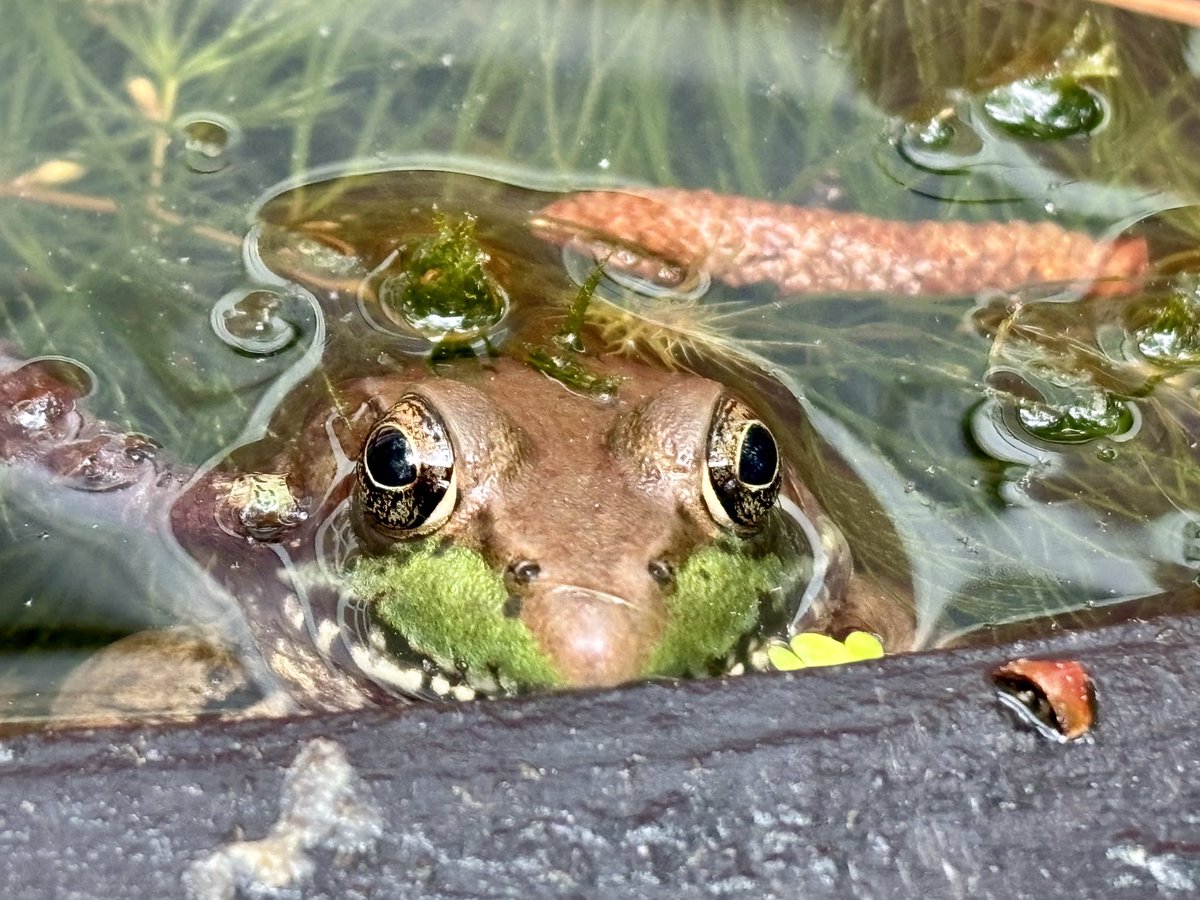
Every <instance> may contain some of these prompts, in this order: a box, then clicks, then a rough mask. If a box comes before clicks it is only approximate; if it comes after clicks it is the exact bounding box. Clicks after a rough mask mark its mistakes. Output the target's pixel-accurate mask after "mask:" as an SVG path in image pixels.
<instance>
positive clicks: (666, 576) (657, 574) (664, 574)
mask: <svg viewBox="0 0 1200 900" xmlns="http://www.w3.org/2000/svg"><path fill="white" fill-rule="evenodd" d="M646 568H647V570H648V571H649V572H650V577H651V578H653V579H654V581H655V583H657V584H658V586H659V587H670V586H671V585H673V584H674V583H675V567H674V566H673V565H671V564H670V563H669V562H667V561H666V560H664V559H652V560H650V565H649V566H647V567H646Z"/></svg>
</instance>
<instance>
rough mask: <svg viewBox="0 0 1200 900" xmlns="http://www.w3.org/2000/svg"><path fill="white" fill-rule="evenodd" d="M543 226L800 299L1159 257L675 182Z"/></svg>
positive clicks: (1053, 234) (1121, 271)
mask: <svg viewBox="0 0 1200 900" xmlns="http://www.w3.org/2000/svg"><path fill="white" fill-rule="evenodd" d="M534 225H535V228H537V230H538V231H539V233H541V234H543V235H544V236H545V237H546V238H547V239H549V240H553V241H556V242H558V243H566V242H567V241H569V240H572V239H573V238H576V237H579V238H581V239H583V240H584V241H585V242H592V243H602V242H603V241H605V240H613V241H616V242H618V243H620V244H625V245H630V246H633V247H636V248H640V249H643V250H646V251H649V253H650V254H652V255H654V256H657V257H659V258H661V259H664V260H667V261H669V262H672V263H676V264H679V265H683V266H699V267H700V268H702V269H704V270H705V271H707V272H708V273H709V274H710V275H711V276H712V277H714V278H717V279H719V280H721V281H724V282H725V283H727V284H730V285H733V286H740V285H745V284H754V283H758V282H773V283H774V284H776V285H778V286H779V288H780V290H782V291H783V292H784V293H789V294H796V293H811V292H822V293H823V292H843V291H844V292H848V293H875V292H878V293H892V294H967V293H973V292H975V291H979V290H982V289H984V288H1001V289H1004V288H1015V287H1019V286H1021V285H1026V284H1037V283H1045V282H1058V281H1088V282H1090V281H1094V280H1096V279H1129V278H1135V277H1137V276H1138V275H1140V274H1141V273H1142V272H1144V271H1145V269H1146V266H1147V264H1148V251H1147V248H1146V242H1145V241H1144V240H1143V239H1141V238H1122V239H1119V240H1117V241H1115V242H1105V241H1097V240H1095V239H1094V238H1091V237H1089V236H1088V235H1086V234H1083V233H1081V232H1077V231H1068V230H1066V229H1065V228H1061V227H1060V226H1058V225H1055V224H1053V223H1050V222H1039V223H1032V222H1008V223H1001V222H983V223H969V222H902V221H891V220H886V219H875V218H872V217H871V216H866V215H862V214H859V213H844V212H833V211H831V210H825V209H809V208H806V207H801V206H789V205H786V204H781V203H771V202H769V201H766V200H750V199H747V198H744V197H733V196H727V195H723V194H716V193H713V192H712V191H685V190H677V189H672V188H655V189H646V190H638V191H636V193H634V192H616V191H589V192H584V193H579V194H573V195H571V196H569V197H565V198H563V199H562V200H557V201H555V202H554V203H551V204H550V205H549V206H547V207H546V208H545V209H543V210H542V211H541V213H540V214H539V215H538V217H537V219H536V220H535V222H534ZM1104 289H1105V286H1104V285H1103V284H1097V285H1095V286H1094V288H1093V293H1100V292H1103V291H1104Z"/></svg>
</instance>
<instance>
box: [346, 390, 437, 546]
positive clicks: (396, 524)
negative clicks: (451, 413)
mask: <svg viewBox="0 0 1200 900" xmlns="http://www.w3.org/2000/svg"><path fill="white" fill-rule="evenodd" d="M355 490H356V493H357V497H356V500H357V503H358V507H359V509H360V510H361V511H362V514H363V516H365V517H366V519H367V521H368V522H369V523H370V524H371V525H373V526H374V527H375V528H377V529H378V530H379V531H381V532H383V533H384V534H387V535H389V536H391V537H413V536H415V535H420V534H428V533H429V532H431V531H433V530H435V529H436V528H437V527H438V526H440V525H441V524H442V523H443V522H445V521H446V519H447V518H449V516H450V513H451V512H452V511H453V510H454V502H455V499H456V497H457V493H458V492H457V489H456V486H455V479H454V447H453V445H452V444H451V443H450V438H449V437H448V436H447V434H446V426H445V424H444V423H443V422H442V420H441V418H440V417H439V416H438V414H437V413H436V412H434V410H433V408H432V407H431V406H430V405H429V403H428V402H427V401H426V400H424V399H423V398H421V397H418V396H417V395H415V394H409V395H407V396H405V397H402V398H401V399H400V402H399V403H397V404H396V405H395V406H393V407H392V408H391V409H389V410H388V411H387V413H386V414H385V415H384V416H383V418H382V419H380V420H379V421H378V422H377V423H376V424H375V427H374V428H372V429H371V433H370V434H369V435H367V441H366V443H365V444H364V445H363V450H362V455H361V456H359V458H358V477H357V483H356V486H355Z"/></svg>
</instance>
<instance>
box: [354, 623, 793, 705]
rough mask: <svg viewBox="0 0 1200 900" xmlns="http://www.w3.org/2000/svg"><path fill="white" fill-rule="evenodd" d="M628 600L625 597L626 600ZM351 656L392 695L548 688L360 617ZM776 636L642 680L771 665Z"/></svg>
mask: <svg viewBox="0 0 1200 900" xmlns="http://www.w3.org/2000/svg"><path fill="white" fill-rule="evenodd" d="M622 602H624V601H622ZM352 630H353V631H354V632H355V636H354V639H353V640H352V641H351V642H350V646H349V650H350V656H351V659H352V660H353V662H354V664H355V665H356V666H357V667H358V668H359V669H360V670H361V671H362V673H363V674H364V675H366V676H367V677H368V678H370V679H371V680H372V681H374V682H376V683H377V684H379V685H381V686H382V687H384V688H385V689H386V690H387V691H388V692H390V693H397V694H400V695H402V696H405V697H410V698H414V699H419V700H431V701H456V702H466V701H471V700H486V699H495V698H503V697H518V696H525V695H529V694H534V693H540V692H544V690H545V688H544V687H541V686H537V685H528V684H522V683H520V682H518V681H517V680H515V679H514V678H512V677H510V676H508V675H506V674H505V673H503V672H502V671H500V669H499V667H495V666H488V667H478V666H477V667H474V668H468V667H466V666H464V665H462V664H461V663H459V662H457V661H453V660H439V659H436V658H434V657H433V656H431V655H428V654H423V653H421V652H420V651H418V650H417V649H416V648H415V647H413V645H412V644H411V643H410V642H409V641H408V640H407V639H405V638H404V636H403V635H401V634H400V633H398V632H396V631H395V630H394V629H392V628H390V627H389V626H387V625H386V624H383V623H379V622H374V621H370V620H369V617H368V619H367V620H363V619H362V618H360V619H359V623H358V627H356V628H354V629H352ZM770 640H771V635H769V634H766V633H761V632H760V631H759V630H757V629H756V630H754V631H752V632H750V633H747V634H744V635H742V637H741V638H740V639H739V640H738V642H737V643H736V645H735V646H734V647H733V648H731V649H730V650H729V652H728V653H726V654H724V655H723V656H719V657H714V658H712V659H710V660H708V661H707V662H705V663H703V664H701V665H698V666H696V667H695V668H693V669H692V670H690V671H687V672H683V673H679V674H678V675H675V676H655V675H641V676H637V677H634V678H630V679H628V681H627V682H626V683H635V682H638V681H655V680H661V681H674V680H677V679H678V678H684V679H693V678H719V677H724V676H737V675H742V674H744V673H747V672H761V671H767V670H769V669H770V663H769V660H768V658H767V646H768V644H769V643H770Z"/></svg>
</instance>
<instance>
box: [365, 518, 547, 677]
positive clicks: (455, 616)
mask: <svg viewBox="0 0 1200 900" xmlns="http://www.w3.org/2000/svg"><path fill="white" fill-rule="evenodd" d="M349 585H350V589H351V590H352V591H353V592H354V593H355V594H356V595H358V596H359V597H361V598H363V599H365V600H368V601H369V602H371V603H372V604H373V606H374V609H375V612H376V615H377V616H378V618H379V619H380V621H382V622H383V623H385V624H386V625H388V626H389V627H391V628H393V629H395V630H396V632H398V633H399V634H400V635H402V636H403V637H404V639H405V640H406V641H408V643H409V644H410V645H411V646H412V648H413V649H414V650H415V651H416V652H418V653H420V654H422V655H423V656H427V657H429V658H430V659H432V660H433V661H434V662H436V663H437V664H439V665H441V666H445V667H447V668H449V667H457V666H461V667H464V668H465V669H466V670H467V671H468V672H471V671H474V672H495V673H496V674H498V675H499V676H500V677H501V678H509V679H512V680H513V681H515V682H516V683H517V684H520V685H522V686H529V687H552V686H554V685H558V684H561V683H562V677H561V676H560V675H559V674H558V672H557V671H556V670H555V669H554V667H553V666H552V665H551V663H550V661H549V660H548V659H547V658H546V656H545V654H543V653H542V651H541V649H540V648H539V647H538V646H537V643H536V642H535V641H534V639H533V636H532V635H531V634H530V633H529V631H528V629H526V628H525V626H524V625H523V624H522V623H521V622H520V620H519V619H514V618H509V617H507V616H505V614H504V603H505V600H506V599H507V598H508V593H507V591H506V590H505V589H504V582H503V579H502V578H501V577H500V576H499V575H497V574H496V573H495V572H494V571H493V570H492V568H491V567H490V566H489V565H488V564H487V562H486V561H485V560H484V559H483V557H481V556H480V555H479V554H478V553H475V552H474V551H472V550H469V549H467V548H464V547H449V548H445V549H443V548H441V547H439V546H438V545H437V543H436V542H433V541H425V542H422V543H420V544H417V545H416V546H414V547H405V548H403V550H402V551H398V552H394V553H391V554H387V555H383V556H364V557H360V558H359V559H358V560H357V561H356V562H355V564H354V567H353V569H352V570H351V572H350V575H349Z"/></svg>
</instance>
